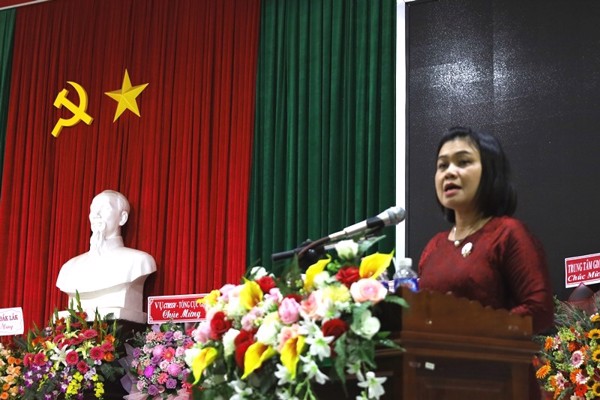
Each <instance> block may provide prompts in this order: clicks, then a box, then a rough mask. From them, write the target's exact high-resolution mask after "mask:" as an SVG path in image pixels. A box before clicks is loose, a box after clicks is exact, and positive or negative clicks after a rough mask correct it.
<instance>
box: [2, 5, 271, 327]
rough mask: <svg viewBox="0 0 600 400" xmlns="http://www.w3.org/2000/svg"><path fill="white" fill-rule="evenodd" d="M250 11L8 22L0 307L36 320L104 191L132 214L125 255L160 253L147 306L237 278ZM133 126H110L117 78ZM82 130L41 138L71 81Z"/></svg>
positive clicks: (37, 13) (246, 161) (91, 10)
mask: <svg viewBox="0 0 600 400" xmlns="http://www.w3.org/2000/svg"><path fill="white" fill-rule="evenodd" d="M259 19H260V2H259V0H239V1H236V0H205V1H198V0H178V1H164V0H102V1H97V0H61V1H52V2H48V3H41V4H39V5H32V6H27V7H23V8H19V9H18V10H17V19H16V23H15V39H14V59H13V68H12V71H13V76H12V82H11V95H10V106H9V116H8V123H7V134H6V154H5V158H6V160H5V164H4V165H5V168H4V176H3V182H2V197H1V199H0V254H1V258H0V263H1V265H0V266H1V268H2V281H3V282H2V284H1V288H2V290H1V291H0V307H15V306H22V307H23V309H24V314H25V320H26V325H30V324H32V323H36V324H38V325H40V324H43V323H44V322H45V321H46V319H47V318H48V317H49V316H50V314H51V312H52V311H53V310H54V308H59V309H61V308H64V306H65V305H66V296H65V295H64V294H62V293H61V292H60V291H59V290H58V289H57V288H56V287H55V281H56V277H57V275H58V272H59V270H60V267H61V266H62V264H63V263H64V262H66V261H67V260H68V259H70V258H72V257H73V256H75V255H78V254H81V253H83V252H85V251H87V250H88V249H89V236H90V229H89V222H88V210H89V205H90V202H91V200H92V198H93V196H94V195H95V194H97V193H99V192H100V191H102V190H104V189H114V190H118V191H120V192H122V193H123V194H125V196H126V197H127V198H128V199H129V201H130V203H131V206H132V212H131V214H130V218H129V221H128V222H127V224H126V226H125V227H124V230H123V236H124V239H125V244H126V245H127V246H129V247H134V248H137V249H140V250H143V251H146V252H148V253H150V254H152V255H153V256H154V258H155V259H156V261H157V265H158V272H157V273H156V274H154V275H153V276H152V277H151V278H149V280H148V281H147V283H146V294H147V295H162V294H176V293H200V292H206V291H208V290H210V289H212V288H215V287H219V286H221V285H222V284H224V283H226V282H238V281H239V279H240V277H241V276H242V274H243V273H244V271H245V268H246V265H245V258H246V243H245V240H246V214H247V203H248V188H249V175H250V172H249V171H250V162H251V148H252V127H253V121H254V91H255V87H254V86H255V72H256V57H257V46H258V33H259ZM126 69H127V71H128V72H129V76H130V78H131V84H132V85H133V86H136V85H141V84H144V83H148V84H149V85H148V86H147V87H146V89H145V90H144V91H143V92H142V93H141V94H140V95H139V97H138V98H137V105H138V107H139V110H140V114H141V116H140V117H138V116H136V115H135V114H133V113H132V112H131V111H129V110H126V111H125V112H124V113H123V114H122V115H121V116H120V118H118V119H117V120H116V121H115V122H113V118H114V116H115V110H116V107H117V102H116V101H114V100H113V99H111V98H109V97H108V96H106V95H105V92H109V91H115V90H118V89H120V88H121V86H122V82H123V77H124V74H125V70H126ZM67 81H73V82H76V83H78V84H80V85H81V86H82V87H83V88H84V89H85V90H86V92H87V94H88V96H89V106H88V113H89V114H90V115H91V116H92V117H93V118H94V120H93V122H92V124H91V125H90V126H88V125H86V124H84V123H83V122H80V123H79V124H77V125H75V126H74V127H70V128H64V129H63V130H62V132H61V134H60V136H59V137H58V138H55V137H53V136H52V135H51V131H52V129H53V127H54V125H55V124H56V122H57V121H58V119H59V118H60V117H63V118H70V117H71V115H72V113H71V112H69V111H66V110H65V109H64V108H63V109H61V110H58V109H56V108H54V107H53V102H54V99H55V98H56V95H57V94H58V93H59V92H60V91H61V90H62V89H63V88H66V89H68V90H69V95H68V96H67V97H68V98H69V99H70V100H71V101H72V102H73V103H75V104H79V99H78V95H77V92H76V91H75V90H73V88H72V87H70V85H69V84H68V83H67Z"/></svg>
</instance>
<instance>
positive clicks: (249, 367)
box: [242, 342, 277, 379]
mask: <svg viewBox="0 0 600 400" xmlns="http://www.w3.org/2000/svg"><path fill="white" fill-rule="evenodd" d="M275 354H277V351H276V350H275V349H274V348H273V347H271V346H268V345H266V344H264V343H260V342H256V343H253V344H252V345H250V347H248V350H246V354H245V355H244V375H243V376H242V379H246V377H248V375H250V374H251V373H252V372H254V371H255V370H257V369H258V368H260V366H261V365H262V364H263V362H265V361H266V360H268V359H269V358H271V357H273V356H274V355H275Z"/></svg>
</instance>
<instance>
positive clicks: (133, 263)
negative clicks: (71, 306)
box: [56, 190, 156, 323]
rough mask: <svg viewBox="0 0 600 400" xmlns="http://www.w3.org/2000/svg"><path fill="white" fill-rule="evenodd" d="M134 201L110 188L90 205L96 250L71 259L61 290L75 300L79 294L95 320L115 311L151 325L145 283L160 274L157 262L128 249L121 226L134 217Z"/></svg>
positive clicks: (62, 276)
mask: <svg viewBox="0 0 600 400" xmlns="http://www.w3.org/2000/svg"><path fill="white" fill-rule="evenodd" d="M129 210H130V208H129V202H128V201H127V198H126V197H125V196H123V195H122V194H121V193H119V192H116V191H113V190H105V191H103V192H102V193H100V194H98V195H96V197H94V199H93V200H92V204H91V205H90V216H89V218H90V224H91V229H92V236H91V238H90V250H89V251H88V252H87V253H83V254H81V255H78V256H76V257H74V258H72V259H70V260H69V261H67V262H66V263H65V264H64V265H63V266H62V268H61V270H60V272H59V274H58V278H57V280H56V286H57V287H58V288H59V289H60V290H61V291H63V292H65V293H66V294H67V295H68V296H69V302H70V301H71V300H72V299H74V298H75V296H76V293H77V292H78V293H79V298H80V300H81V306H82V308H83V309H84V310H85V311H86V312H87V313H88V316H89V317H90V318H93V315H94V312H95V310H96V309H98V312H99V313H100V314H101V315H106V314H108V313H113V314H114V317H115V318H117V319H125V320H129V321H133V322H139V323H146V313H145V312H144V311H143V299H144V282H145V281H146V278H147V277H148V275H150V274H151V273H153V272H154V271H156V263H155V261H154V258H152V256H151V255H150V254H148V253H145V252H143V251H140V250H135V249H130V248H127V247H125V246H124V245H123V238H122V237H121V226H123V225H124V224H125V223H126V222H127V218H128V216H129Z"/></svg>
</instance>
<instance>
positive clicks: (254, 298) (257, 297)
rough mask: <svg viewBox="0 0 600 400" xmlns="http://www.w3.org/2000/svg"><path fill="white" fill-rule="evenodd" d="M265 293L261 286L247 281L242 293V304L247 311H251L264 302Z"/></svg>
mask: <svg viewBox="0 0 600 400" xmlns="http://www.w3.org/2000/svg"><path fill="white" fill-rule="evenodd" d="M262 298H263V292H262V290H261V288H260V285H259V284H258V283H256V282H254V281H246V282H245V283H244V287H243V288H242V290H241V291H240V304H241V305H243V306H244V307H245V308H246V310H251V309H253V308H254V306H256V305H257V304H258V303H260V302H261V301H262Z"/></svg>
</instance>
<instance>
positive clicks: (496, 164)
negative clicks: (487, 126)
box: [436, 127, 517, 223]
mask: <svg viewBox="0 0 600 400" xmlns="http://www.w3.org/2000/svg"><path fill="white" fill-rule="evenodd" d="M455 139H465V140H467V141H468V142H470V143H472V144H473V145H474V146H475V147H476V148H477V150H479V153H480V155H481V181H480V183H479V188H478V189H477V193H476V194H475V201H476V203H477V207H478V208H479V211H481V213H482V215H483V216H484V217H490V216H501V215H512V214H513V213H514V212H515V209H516V208H517V192H516V191H515V189H514V187H513V185H512V183H511V181H510V166H509V163H508V159H507V158H506V155H505V154H504V151H503V150H502V145H501V144H500V142H499V141H498V139H497V138H496V137H494V136H492V135H490V134H488V133H482V132H476V131H474V130H472V129H471V128H466V127H453V128H450V129H449V130H448V132H446V133H445V134H444V136H442V138H441V140H440V143H439V145H438V149H437V152H436V158H437V155H438V154H439V153H440V149H441V148H442V146H443V145H444V144H445V143H446V142H449V141H451V140H455ZM438 204H440V206H441V207H442V211H443V212H444V216H445V217H446V219H447V220H448V221H449V222H451V223H454V222H455V215H454V210H451V209H449V208H446V207H444V206H442V205H441V203H440V202H439V199H438Z"/></svg>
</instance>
